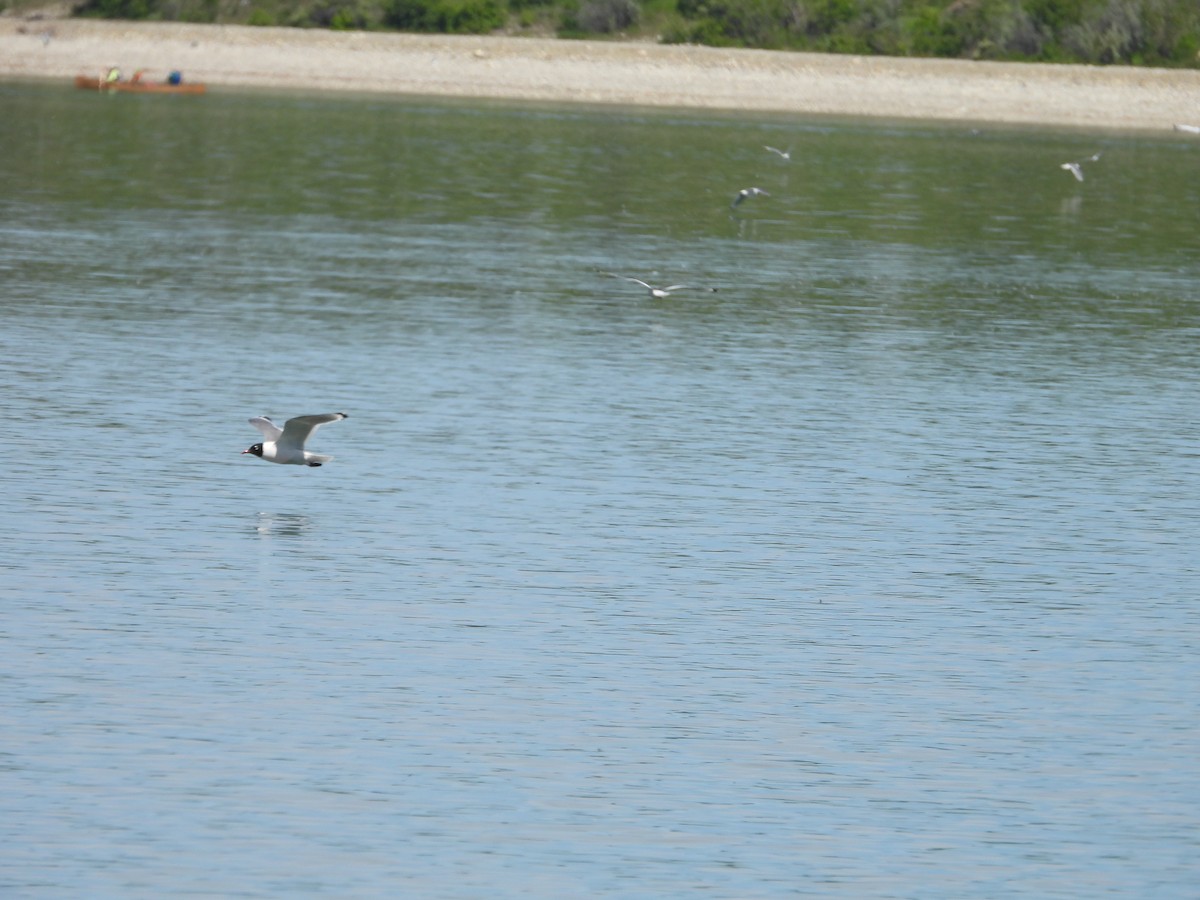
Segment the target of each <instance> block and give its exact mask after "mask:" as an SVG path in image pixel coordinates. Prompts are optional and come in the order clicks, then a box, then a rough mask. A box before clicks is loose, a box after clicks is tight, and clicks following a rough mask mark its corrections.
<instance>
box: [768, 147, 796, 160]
mask: <svg viewBox="0 0 1200 900" xmlns="http://www.w3.org/2000/svg"><path fill="white" fill-rule="evenodd" d="M763 149H764V150H766V151H768V152H770V153H774V154H775V155H776V156H778V157H780V158H782V159H786V160H791V158H792V148H791V147H788V148H787V149H786V150H779V149H777V148H775V147H768V146H767V145H766V144H763Z"/></svg>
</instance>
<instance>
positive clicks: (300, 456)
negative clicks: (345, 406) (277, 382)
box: [242, 413, 346, 466]
mask: <svg viewBox="0 0 1200 900" xmlns="http://www.w3.org/2000/svg"><path fill="white" fill-rule="evenodd" d="M345 418H346V414H345V413H319V414H318V415H314V416H296V417H295V418H294V419H288V420H287V421H286V422H284V423H283V427H282V428H280V427H279V426H278V425H276V424H275V423H274V422H272V421H271V420H270V419H268V418H267V417H266V416H255V417H254V418H253V419H251V420H250V424H251V425H253V426H254V427H255V428H257V429H258V430H259V431H261V432H262V436H263V437H264V438H266V440H265V441H263V442H262V443H261V444H255V445H254V446H252V447H248V448H247V449H245V450H243V451H242V455H243V456H245V455H246V454H247V453H249V454H250V455H251V456H257V457H259V458H260V459H265V460H267V462H273V463H282V464H284V465H293V466H319V465H322V464H324V463H327V462H329V461H330V460H331V459H333V457H332V456H322V455H321V454H319V453H309V452H308V451H307V450H305V449H304V443H305V441H307V440H308V437H309V435H311V434H312V433H313V432H314V431H316V430H317V429H318V428H320V427H321V426H322V425H324V424H325V423H326V422H340V421H342V419H345Z"/></svg>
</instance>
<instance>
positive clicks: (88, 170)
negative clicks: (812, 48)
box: [0, 84, 1200, 900]
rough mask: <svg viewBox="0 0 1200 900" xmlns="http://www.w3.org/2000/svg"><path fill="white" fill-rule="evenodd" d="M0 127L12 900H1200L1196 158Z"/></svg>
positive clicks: (326, 124) (414, 117) (534, 112)
mask: <svg viewBox="0 0 1200 900" xmlns="http://www.w3.org/2000/svg"><path fill="white" fill-rule="evenodd" d="M176 100H185V101H186V102H183V103H177V102H175V101H176ZM164 101H165V102H164ZM0 141H2V142H3V144H2V145H3V146H4V148H5V156H6V164H5V166H4V167H3V168H2V170H0V211H2V212H3V215H2V216H0V386H2V389H3V396H4V398H5V411H6V419H7V428H6V440H5V442H4V446H5V448H6V453H5V471H4V476H3V484H4V490H3V492H0V565H2V566H3V574H2V576H0V604H2V606H0V609H3V620H2V622H0V648H2V651H3V652H2V653H0V674H2V676H3V695H4V701H3V703H2V704H0V725H2V727H3V734H4V740H3V744H2V745H0V747H2V753H3V757H2V766H3V768H2V772H3V774H2V776H0V778H2V781H0V784H2V785H3V791H2V792H0V848H2V849H0V895H3V896H5V897H39V898H41V897H71V898H75V897H85V896H86V897H94V898H107V897H113V898H118V897H119V898H132V897H156V898H157V897H164V896H199V897H222V898H225V897H254V898H259V897H339V898H342V897H395V896H404V897H421V898H483V897H487V898H493V897H506V896H525V897H532V898H562V897H572V896H578V897H594V896H604V897H630V898H643V897H644V898H661V897H674V896H705V897H721V898H738V900H748V898H775V897H794V896H813V897H828V896H846V897H914V898H916V897H920V898H962V897H987V898H995V897H1022V898H1024V897H1087V898H1093V897H1097V896H1123V897H1137V898H1144V897H1157V898H1173V897H1195V896H1197V885H1198V884H1200V865H1198V864H1197V859H1200V838H1198V835H1200V831H1198V828H1197V826H1198V825H1200V814H1198V813H1197V810H1198V809H1200V779H1198V777H1197V768H1196V765H1195V756H1196V748H1197V746H1198V738H1200V734H1198V731H1200V720H1198V717H1197V711H1198V710H1197V707H1198V703H1197V699H1196V698H1197V691H1196V688H1195V686H1196V684H1197V681H1198V675H1200V672H1198V668H1200V667H1198V664H1197V659H1198V658H1200V657H1198V654H1197V650H1198V649H1200V646H1198V645H1200V640H1198V629H1197V626H1198V624H1200V621H1198V620H1200V614H1198V606H1197V601H1198V596H1200V571H1198V566H1197V563H1196V558H1197V557H1196V551H1195V544H1196V534H1197V530H1198V526H1200V491H1198V487H1197V486H1198V485H1200V452H1198V451H1197V438H1198V437H1200V433H1198V431H1197V426H1196V423H1197V421H1198V420H1200V416H1198V414H1200V400H1198V399H1197V398H1198V397H1200V393H1198V391H1197V387H1198V380H1200V362H1198V361H1197V360H1198V357H1197V354H1196V346H1197V337H1198V336H1200V308H1198V306H1197V297H1196V292H1195V285H1196V283H1197V277H1198V276H1200V263H1197V261H1196V254H1195V248H1196V245H1195V234H1196V226H1197V225H1200V213H1198V212H1197V210H1200V203H1198V202H1197V201H1198V200H1200V179H1198V178H1197V175H1198V174H1200V156H1197V154H1198V153H1200V144H1196V143H1195V142H1189V141H1188V140H1185V139H1183V138H1181V137H1177V136H1174V135H1164V136H1162V137H1159V136H1153V135H1137V134H1134V135H1130V134H1120V133H1112V134H1109V133H1087V132H1061V133H1059V132H1052V131H1035V130H1027V131H1020V130H994V131H993V130H985V131H983V132H981V133H971V132H967V131H963V130H959V129H954V128H950V127H944V126H931V125H923V124H920V123H916V124H896V123H868V122H860V121H852V120H810V119H802V118H789V117H754V116H729V115H705V114H695V113H664V112H648V111H639V110H593V109H588V108H553V107H541V106H521V105H487V106H483V105H476V104H470V103H457V104H454V103H446V104H436V103H430V102H425V101H417V100H406V101H401V100H395V101H392V100H381V99H379V98H345V97H303V96H296V95H284V94H230V95H227V96H222V95H221V94H219V93H217V94H214V95H211V96H208V97H205V98H202V99H200V100H196V98H161V97H160V98H142V97H112V98H110V97H98V96H95V95H92V94H88V93H86V92H78V93H76V92H72V91H69V90H67V89H59V88H57V87H44V86H30V85H13V84H9V85H0ZM763 144H771V145H773V146H792V148H793V149H792V155H793V162H792V163H791V164H790V166H789V165H787V164H785V163H782V162H781V161H780V160H778V159H777V158H775V157H773V156H771V155H770V154H767V153H766V152H765V151H763V150H762V149H761V147H762V145H763ZM1097 148H1099V149H1103V151H1104V156H1103V157H1102V161H1101V162H1099V163H1097V164H1096V165H1095V167H1094V169H1090V170H1089V177H1088V180H1087V181H1085V182H1084V183H1082V184H1077V183H1076V182H1074V180H1073V179H1071V178H1070V176H1069V175H1068V174H1066V173H1064V172H1062V171H1061V170H1059V169H1058V163H1060V162H1062V161H1064V160H1067V159H1076V158H1080V157H1082V156H1085V155H1088V154H1090V153H1091V152H1094V150H1095V149H1097ZM751 183H754V184H758V185H760V186H762V187H763V188H764V189H766V190H767V191H768V192H769V194H770V196H769V197H767V198H756V199H757V200H761V202H756V203H754V204H753V205H751V203H750V202H748V203H746V204H744V205H743V206H741V207H739V208H738V209H737V210H735V211H731V210H730V208H729V202H730V200H731V199H732V196H733V194H734V193H736V190H737V189H739V188H741V187H745V186H748V185H749V184H751ZM605 272H616V273H618V274H622V275H629V276H635V277H638V278H641V279H644V280H647V281H651V282H655V283H672V282H680V281H683V282H689V283H694V284H696V285H702V286H712V287H717V288H718V292H717V293H707V292H693V293H687V292H681V293H679V294H677V295H675V296H673V297H671V298H669V299H666V300H653V299H651V298H649V297H647V296H646V295H645V294H644V292H641V291H640V290H639V289H638V288H637V286H636V285H633V284H631V283H629V282H625V281H621V280H619V279H617V278H612V277H610V276H608V275H606V274H604V273H605ZM327 411H345V412H347V413H348V414H349V418H348V419H347V420H346V421H344V422H339V423H335V424H331V425H327V426H325V427H323V428H322V429H321V430H320V431H319V432H317V434H316V435H315V436H314V438H313V440H312V442H311V446H310V449H314V450H316V451H318V452H322V453H331V454H333V455H335V456H336V459H335V461H334V462H332V463H330V464H328V465H326V466H324V467H322V468H319V469H307V468H302V467H285V466H274V465H270V464H267V463H264V462H261V461H259V460H257V459H253V458H252V457H249V456H242V455H240V451H241V450H242V449H244V448H245V447H247V446H249V445H250V444H251V443H254V442H255V441H257V440H259V436H258V434H257V432H255V431H254V429H253V428H251V427H250V426H249V425H248V424H247V423H246V419H248V418H249V417H251V416H255V415H270V416H273V417H275V418H276V419H278V420H282V419H285V418H287V417H289V416H291V415H296V414H301V413H313V412H327Z"/></svg>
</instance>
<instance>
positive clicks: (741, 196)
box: [729, 187, 771, 209]
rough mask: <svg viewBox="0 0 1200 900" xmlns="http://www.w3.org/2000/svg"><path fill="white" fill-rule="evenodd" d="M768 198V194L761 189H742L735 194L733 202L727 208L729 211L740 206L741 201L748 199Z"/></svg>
mask: <svg viewBox="0 0 1200 900" xmlns="http://www.w3.org/2000/svg"><path fill="white" fill-rule="evenodd" d="M770 196H771V195H770V194H768V193H767V192H766V191H764V190H763V189H762V188H758V187H748V188H742V189H741V190H740V191H738V192H737V196H736V197H734V198H733V202H732V203H730V204H729V208H730V209H735V208H737V207H738V206H740V205H741V204H742V201H743V200H747V199H749V198H750V197H770Z"/></svg>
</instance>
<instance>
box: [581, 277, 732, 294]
mask: <svg viewBox="0 0 1200 900" xmlns="http://www.w3.org/2000/svg"><path fill="white" fill-rule="evenodd" d="M604 274H605V275H609V276H611V277H613V278H620V279H621V280H622V281H632V282H633V283H634V284H640V285H641V286H642V287H644V288H645V289H646V290H647V291H649V292H650V296H651V297H653V298H654V299H655V300H662V299H664V298H666V297H670V296H671V295H672V294H673V293H675V292H676V291H707V292H708V293H710V294H715V293H716V292H717V289H716V288H710V287H696V286H695V285H693V284H669V285H667V286H666V287H655V286H654V285H652V284H646V282H644V281H642V279H640V278H630V277H629V276H628V275H617V274H616V273H615V272H605V273H604Z"/></svg>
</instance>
